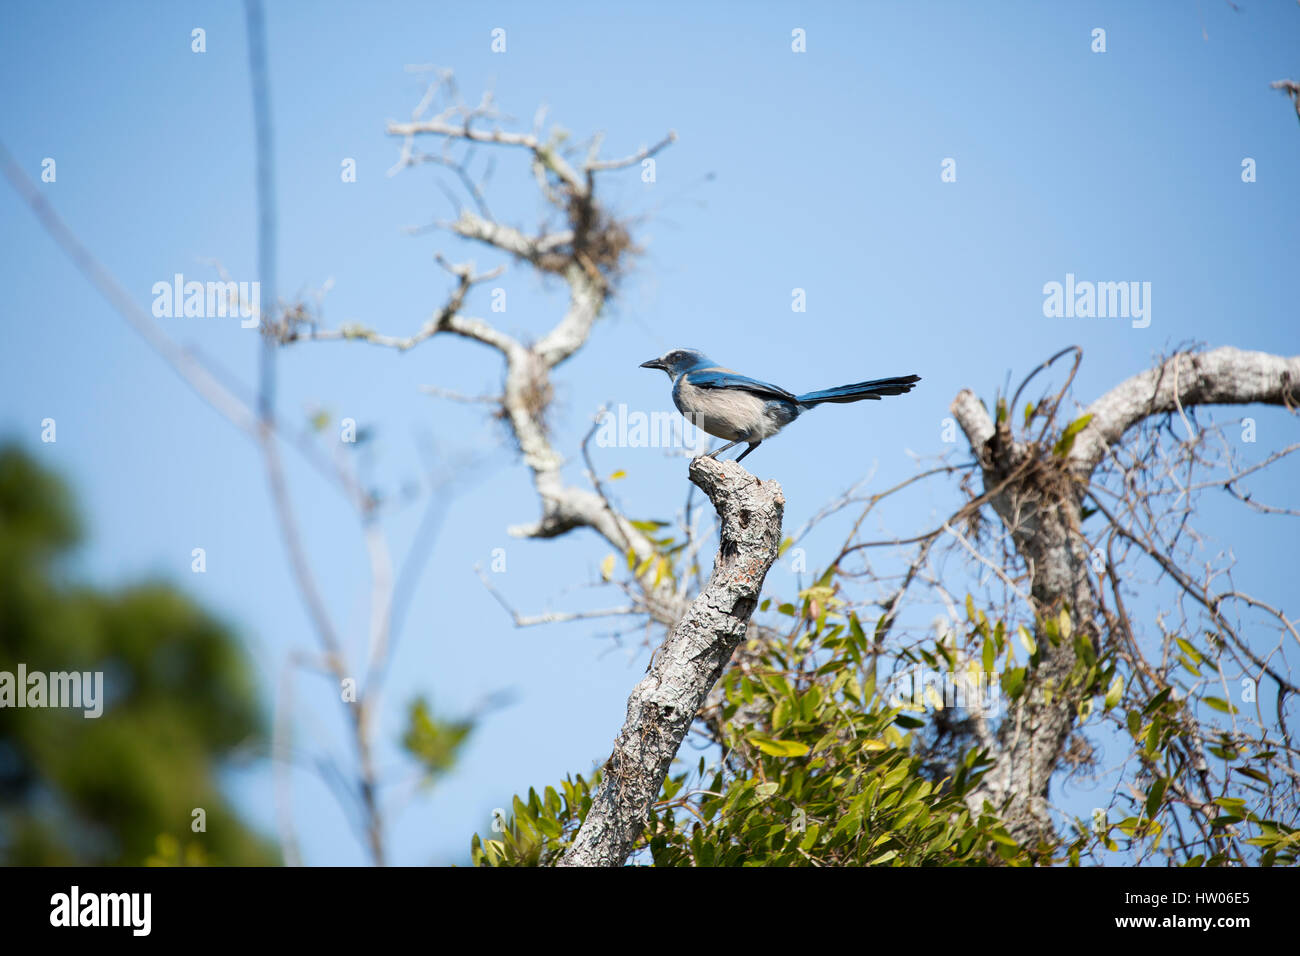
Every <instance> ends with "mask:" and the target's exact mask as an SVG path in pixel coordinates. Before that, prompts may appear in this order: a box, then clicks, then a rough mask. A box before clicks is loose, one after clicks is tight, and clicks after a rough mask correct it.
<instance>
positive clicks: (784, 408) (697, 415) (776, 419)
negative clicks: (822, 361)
mask: <svg viewBox="0 0 1300 956" xmlns="http://www.w3.org/2000/svg"><path fill="white" fill-rule="evenodd" d="M673 404H675V405H676V406H677V410H678V411H679V412H681V413H682V414H683V415H685V416H686V418H687V420H688V421H690V423H691V424H692V425H694V426H695V427H696V428H700V429H703V430H704V431H706V432H708V433H709V434H710V435H714V436H716V437H717V438H725V439H726V440H727V441H762V440H763V439H764V438H770V437H771V436H772V435H775V434H776V433H777V432H779V431H780V430H781V429H782V428H783V427H784V426H786V425H788V424H789V423H790V422H791V421H793V420H794V419H795V418H796V417H798V414H799V409H798V407H797V406H796V405H793V404H792V403H790V402H780V401H773V400H771V399H766V398H762V397H760V396H758V395H755V394H754V393H753V392H747V391H745V390H744V389H740V388H698V387H697V386H694V385H692V384H691V383H690V382H688V381H687V380H686V376H685V375H681V376H679V377H678V379H677V382H676V383H675V384H674V385H673Z"/></svg>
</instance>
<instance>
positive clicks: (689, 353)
mask: <svg viewBox="0 0 1300 956" xmlns="http://www.w3.org/2000/svg"><path fill="white" fill-rule="evenodd" d="M714 364H715V363H714V361H713V360H712V359H711V358H709V357H708V356H707V355H705V354H704V353H703V352H701V351H700V350H699V349H670V350H668V351H667V352H665V353H664V354H663V355H661V356H660V357H659V358H652V359H651V360H650V361H648V362H642V363H641V367H642V368H657V369H661V370H662V371H665V372H667V373H668V377H669V378H671V379H676V378H677V376H679V375H681V374H682V373H683V372H689V371H690V370H691V369H696V368H712V367H713V366H714Z"/></svg>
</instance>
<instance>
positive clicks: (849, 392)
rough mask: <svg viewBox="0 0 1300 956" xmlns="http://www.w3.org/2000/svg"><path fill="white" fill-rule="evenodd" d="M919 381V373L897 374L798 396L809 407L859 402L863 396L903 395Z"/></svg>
mask: <svg viewBox="0 0 1300 956" xmlns="http://www.w3.org/2000/svg"><path fill="white" fill-rule="evenodd" d="M919 381H921V376H919V375H899V376H897V377H896V378H878V379H876V380H875V381H872V382H858V383H857V384H855V385H839V386H837V387H835V388H823V389H821V390H820V391H816V392H808V393H807V394H806V395H800V396H799V397H798V399H799V404H800V405H805V406H807V407H808V408H811V407H812V406H814V405H821V404H822V403H824V402H860V401H862V400H863V399H864V398H874V399H879V398H880V396H882V395H905V394H906V393H908V392H910V391H911V390H912V389H913V388H914V387H915V386H916V383H917V382H919Z"/></svg>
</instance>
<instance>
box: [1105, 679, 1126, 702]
mask: <svg viewBox="0 0 1300 956" xmlns="http://www.w3.org/2000/svg"><path fill="white" fill-rule="evenodd" d="M1123 696H1124V678H1123V677H1121V676H1120V675H1119V674H1116V675H1115V679H1114V680H1112V681H1111V682H1110V688H1109V689H1108V690H1107V691H1106V700H1105V708H1106V710H1110V709H1111V708H1112V707H1114V706H1115V705H1116V704H1118V703H1119V700H1120V698H1121V697H1123Z"/></svg>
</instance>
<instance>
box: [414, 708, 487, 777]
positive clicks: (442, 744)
mask: <svg viewBox="0 0 1300 956" xmlns="http://www.w3.org/2000/svg"><path fill="white" fill-rule="evenodd" d="M473 729H474V722H473V721H472V720H439V719H437V718H435V717H434V716H433V710H432V708H431V707H430V706H429V702H428V701H427V700H425V699H424V698H423V697H420V698H417V699H415V700H413V701H412V702H411V706H410V708H409V710H408V712H407V721H406V732H405V733H404V734H403V735H402V746H403V747H404V748H405V749H406V752H407V753H409V754H410V755H411V756H412V757H414V758H415V759H416V760H417V761H418V762H419V764H420V766H421V768H423V770H424V783H425V785H428V784H430V783H432V782H433V781H434V780H435V779H437V778H438V777H440V776H442V775H443V774H445V773H446V772H447V771H449V770H451V768H452V767H453V766H455V764H456V759H457V757H458V756H459V755H460V749H461V747H462V745H464V743H465V741H466V739H467V738H468V737H469V735H470V732H471V731H472V730H473Z"/></svg>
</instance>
